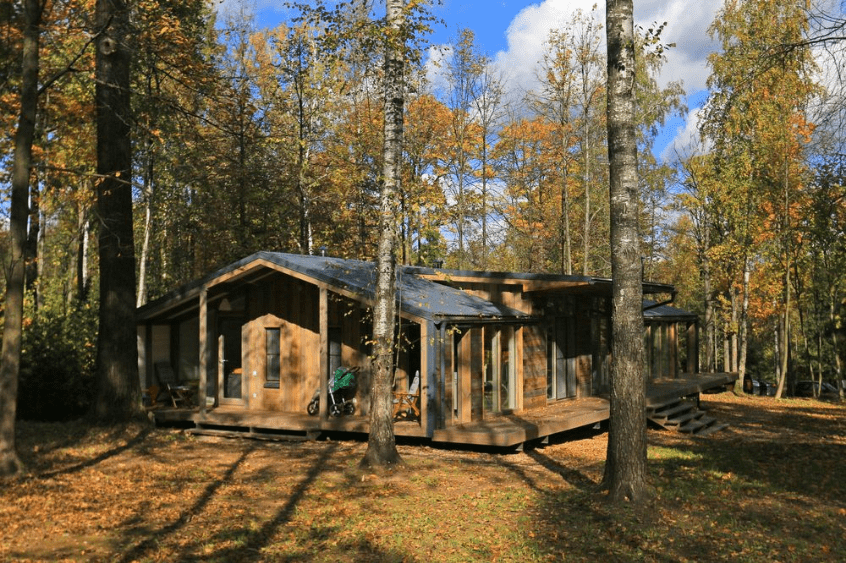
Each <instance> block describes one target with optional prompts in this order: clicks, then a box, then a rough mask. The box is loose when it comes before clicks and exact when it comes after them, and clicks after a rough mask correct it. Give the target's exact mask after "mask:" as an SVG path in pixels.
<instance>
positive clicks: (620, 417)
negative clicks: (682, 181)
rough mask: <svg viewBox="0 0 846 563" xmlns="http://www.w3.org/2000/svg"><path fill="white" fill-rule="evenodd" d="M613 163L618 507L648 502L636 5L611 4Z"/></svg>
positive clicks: (611, 435) (609, 471)
mask: <svg viewBox="0 0 846 563" xmlns="http://www.w3.org/2000/svg"><path fill="white" fill-rule="evenodd" d="M605 20H606V27H607V29H608V38H607V42H608V46H607V49H608V67H607V68H608V108H607V118H608V158H609V161H610V164H611V166H610V178H611V192H610V206H611V271H612V278H613V283H612V344H611V345H612V349H613V350H614V358H613V361H612V364H611V419H610V426H609V432H608V454H607V457H606V462H605V475H604V478H603V486H604V487H606V488H607V489H608V490H609V492H610V499H611V501H612V502H622V501H625V500H629V501H632V502H642V501H643V500H645V498H646V497H647V475H646V397H645V395H646V382H645V380H644V377H645V374H644V369H643V367H644V350H643V330H644V328H643V311H642V306H643V287H642V284H641V269H642V266H641V262H640V236H639V234H638V179H637V137H636V131H635V104H634V82H635V37H634V15H633V5H632V0H609V2H608V3H607V5H606V16H605Z"/></svg>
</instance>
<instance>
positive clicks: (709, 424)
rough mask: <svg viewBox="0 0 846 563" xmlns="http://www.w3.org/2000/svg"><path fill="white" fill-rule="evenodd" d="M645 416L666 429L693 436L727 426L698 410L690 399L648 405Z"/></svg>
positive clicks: (703, 434)
mask: <svg viewBox="0 0 846 563" xmlns="http://www.w3.org/2000/svg"><path fill="white" fill-rule="evenodd" d="M646 418H648V419H649V420H651V421H652V422H654V423H655V424H657V425H658V426H661V427H662V428H666V429H667V430H674V431H676V432H686V433H688V434H693V435H694V436H709V435H711V434H713V433H714V432H719V431H720V430H723V429H725V428H728V424H726V423H720V422H718V421H717V419H716V418H714V417H712V416H708V415H707V414H705V413H704V412H702V411H701V410H699V409H698V408H697V405H696V404H694V403H693V402H692V401H690V400H686V399H683V398H678V399H672V400H669V401H666V402H663V403H655V404H651V405H648V406H647V407H646Z"/></svg>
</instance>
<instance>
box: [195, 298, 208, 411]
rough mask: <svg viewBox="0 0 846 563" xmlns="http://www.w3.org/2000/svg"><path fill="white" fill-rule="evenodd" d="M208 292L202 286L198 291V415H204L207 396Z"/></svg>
mask: <svg viewBox="0 0 846 563" xmlns="http://www.w3.org/2000/svg"><path fill="white" fill-rule="evenodd" d="M208 301H209V290H208V287H206V286H203V287H202V289H200V313H199V316H200V335H199V336H200V388H199V389H198V392H197V394H198V395H199V397H198V398H197V400H198V401H199V403H200V414H206V396H208V394H209V392H208V380H209V376H208V367H209V363H210V358H209V352H210V349H209V342H208V339H209V330H208V326H209V322H208V317H209V303H208Z"/></svg>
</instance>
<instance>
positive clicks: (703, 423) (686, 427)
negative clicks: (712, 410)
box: [679, 413, 716, 434]
mask: <svg viewBox="0 0 846 563" xmlns="http://www.w3.org/2000/svg"><path fill="white" fill-rule="evenodd" d="M699 415H700V416H699V417H697V418H695V419H691V420H688V421H687V422H686V423H684V424H682V425H681V426H679V432H687V433H689V434H696V433H697V432H699V431H701V430H703V429H704V428H706V427H707V426H708V425H710V424H711V423H712V422H716V420H715V419H713V418H711V417H709V416H704V413H699Z"/></svg>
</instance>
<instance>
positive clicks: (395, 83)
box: [361, 0, 406, 467]
mask: <svg viewBox="0 0 846 563" xmlns="http://www.w3.org/2000/svg"><path fill="white" fill-rule="evenodd" d="M385 20H386V26H385V35H386V39H385V64H384V66H385V78H384V80H385V83H384V87H385V141H384V149H383V151H382V154H383V161H384V164H383V170H382V175H383V179H382V194H381V197H380V204H379V251H378V256H377V280H376V307H375V311H374V313H373V340H374V341H375V356H376V357H375V362H374V369H373V378H372V383H371V388H370V405H371V406H370V435H369V437H368V440H367V450H366V451H365V452H364V458H363V459H362V460H361V465H362V466H365V467H368V466H370V467H372V466H388V465H392V464H396V463H399V462H401V461H402V460H401V458H400V455H399V453H398V452H397V446H396V439H395V437H394V423H393V420H392V418H391V414H392V404H391V397H392V395H391V384H392V382H393V371H394V370H393V365H394V364H393V362H394V359H393V358H394V354H393V351H394V348H393V342H394V327H395V315H396V245H397V220H398V217H397V208H398V197H397V196H398V193H399V185H400V175H401V170H402V137H403V106H404V102H405V98H404V81H403V75H404V71H405V63H404V61H405V33H406V30H405V0H387V1H386V2H385Z"/></svg>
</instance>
